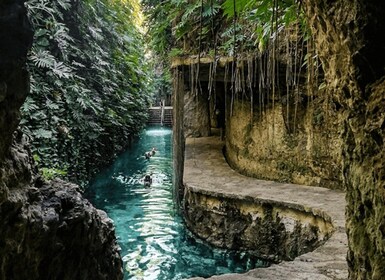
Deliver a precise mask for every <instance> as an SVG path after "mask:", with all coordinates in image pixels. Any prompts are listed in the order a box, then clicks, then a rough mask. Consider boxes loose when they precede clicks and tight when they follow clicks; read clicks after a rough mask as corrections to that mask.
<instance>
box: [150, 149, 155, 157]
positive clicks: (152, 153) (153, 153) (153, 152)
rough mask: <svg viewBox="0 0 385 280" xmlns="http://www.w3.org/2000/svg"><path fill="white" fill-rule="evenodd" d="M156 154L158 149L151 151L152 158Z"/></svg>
mask: <svg viewBox="0 0 385 280" xmlns="http://www.w3.org/2000/svg"><path fill="white" fill-rule="evenodd" d="M155 153H156V148H152V150H151V156H153V155H155Z"/></svg>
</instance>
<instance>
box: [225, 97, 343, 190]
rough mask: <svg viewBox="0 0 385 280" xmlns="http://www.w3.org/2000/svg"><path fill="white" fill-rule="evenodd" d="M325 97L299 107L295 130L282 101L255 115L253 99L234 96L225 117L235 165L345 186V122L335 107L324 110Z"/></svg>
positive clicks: (278, 177) (263, 175)
mask: <svg viewBox="0 0 385 280" xmlns="http://www.w3.org/2000/svg"><path fill="white" fill-rule="evenodd" d="M323 102H324V101H322V100H318V101H314V104H309V106H302V107H299V108H298V112H297V117H296V118H297V122H296V128H297V129H296V131H295V132H293V131H289V130H288V128H287V121H286V118H285V115H286V113H285V106H284V105H282V104H281V103H278V102H277V103H276V104H275V106H274V108H273V107H272V106H269V108H266V109H265V110H264V112H262V113H261V112H258V111H256V112H254V115H253V119H251V115H250V103H249V102H247V101H245V100H234V105H233V109H232V115H231V116H228V117H227V122H226V157H227V160H228V162H229V164H230V166H231V167H232V168H234V169H236V170H237V171H239V172H240V173H242V174H244V175H247V176H251V177H256V178H259V179H267V180H275V181H279V182H290V183H295V184H302V185H311V186H321V187H327V188H331V189H340V188H341V186H342V183H341V181H342V178H341V177H342V174H341V165H340V157H341V155H340V149H339V148H338V147H339V146H340V142H341V141H340V140H339V138H338V132H337V130H338V127H339V126H340V124H339V120H338V118H336V117H335V116H333V112H332V111H331V110H330V111H329V112H325V110H323V109H322V107H323V106H326V105H325V104H324V103H323ZM228 111H230V110H228ZM293 112H294V110H293ZM328 114H329V116H327V115H328Z"/></svg>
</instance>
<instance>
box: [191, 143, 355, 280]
mask: <svg viewBox="0 0 385 280" xmlns="http://www.w3.org/2000/svg"><path fill="white" fill-rule="evenodd" d="M222 147H223V142H221V141H220V140H219V138H218V137H205V138H194V139H187V141H186V161H185V174H184V181H185V184H186V192H187V191H189V190H190V191H196V192H197V191H199V192H201V193H202V194H206V195H214V194H215V195H217V196H219V197H228V198H232V199H244V200H245V201H268V202H270V203H275V204H277V205H282V206H285V205H286V206H289V207H294V208H295V209H297V210H299V211H303V210H304V211H305V212H309V213H313V214H315V215H321V216H322V217H324V218H326V219H328V218H327V217H330V220H331V222H332V224H333V226H334V229H335V231H334V233H333V234H332V236H331V237H330V238H329V239H328V240H327V241H326V242H325V243H324V244H323V245H322V246H320V247H318V248H316V249H315V250H314V251H311V252H308V253H306V254H302V255H300V256H298V257H296V258H295V259H294V260H293V261H284V262H281V263H279V264H274V265H272V266H270V267H268V268H259V269H253V270H251V271H249V272H247V273H244V274H226V275H219V276H213V277H211V279H222V280H223V279H234V280H236V279H266V280H267V279H269V280H271V279H277V280H280V279H282V280H284V279H285V280H288V279H317V280H318V279H325V280H326V279H347V277H348V270H347V263H346V253H347V238H346V234H345V218H344V210H345V209H344V208H345V199H344V193H343V192H340V191H334V190H329V189H324V188H320V187H308V186H301V185H294V184H280V183H275V182H271V181H263V180H257V179H254V178H249V177H245V176H242V175H240V174H238V173H236V172H235V171H234V170H232V169H230V167H229V166H228V165H227V163H226V161H225V159H224V157H223V154H222ZM198 186H199V187H198ZM190 227H191V229H193V228H194V225H190ZM193 279H195V280H197V279H202V278H193Z"/></svg>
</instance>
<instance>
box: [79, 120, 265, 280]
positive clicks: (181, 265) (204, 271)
mask: <svg viewBox="0 0 385 280" xmlns="http://www.w3.org/2000/svg"><path fill="white" fill-rule="evenodd" d="M171 134H172V131H171V129H169V128H165V127H153V128H148V129H146V130H145V131H144V132H143V134H142V136H141V138H140V139H139V141H138V142H137V143H134V144H133V148H132V149H130V150H127V151H126V152H124V153H123V154H121V155H120V156H119V157H118V158H117V159H116V161H115V162H114V163H113V165H112V166H110V167H109V168H107V169H105V170H104V171H103V172H101V173H100V174H99V175H98V176H97V177H96V178H95V179H94V180H93V182H92V183H91V184H90V186H89V187H88V189H87V192H86V197H87V198H88V199H89V200H90V201H91V202H92V203H93V204H94V205H95V206H96V207H97V208H100V209H103V210H104V211H106V212H107V213H108V215H109V217H110V218H112V219H113V220H114V224H115V227H116V234H117V236H118V242H119V244H120V246H121V248H122V251H121V255H122V257H123V262H124V268H125V279H146V280H150V279H157V280H176V279H186V278H190V277H194V276H201V277H207V276H210V275H215V274H223V273H231V272H244V271H246V270H248V269H251V268H254V267H257V266H261V265H263V263H262V262H261V261H259V260H258V259H256V258H254V257H252V256H249V255H248V254H246V253H238V254H237V253H234V252H229V251H224V250H218V249H213V248H211V247H210V246H208V245H207V244H205V243H203V242H201V241H199V240H197V239H196V238H194V237H193V236H192V234H190V233H189V232H188V231H187V230H186V228H185V227H184V224H183V220H182V218H181V217H180V216H179V215H178V214H177V213H176V211H175V207H174V202H173V197H172V178H171V174H172V156H171V155H172V140H171ZM153 147H155V148H156V150H157V151H156V153H155V155H154V156H152V157H151V158H150V159H148V160H147V159H146V158H145V157H144V153H145V152H146V151H150V150H151V149H152V148H153ZM146 174H150V175H151V177H152V180H153V181H152V184H151V186H149V187H147V186H144V184H143V178H144V176H145V175H146Z"/></svg>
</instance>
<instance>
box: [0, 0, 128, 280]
mask: <svg viewBox="0 0 385 280" xmlns="http://www.w3.org/2000/svg"><path fill="white" fill-rule="evenodd" d="M31 42H32V31H31V27H30V25H29V23H28V20H27V18H26V11H25V8H24V3H23V1H14V0H13V1H11V0H9V1H7V0H0V135H1V137H0V223H1V225H0V279H23V280H24V279H122V278H123V273H122V262H121V259H120V256H119V247H118V246H117V243H116V239H115V235H114V227H113V225H112V222H111V220H110V219H109V218H108V217H107V215H106V214H105V213H104V212H102V211H99V210H97V209H95V208H94V207H93V206H92V205H91V204H90V203H89V202H88V201H87V200H85V199H83V198H82V196H81V194H80V193H79V191H78V187H77V186H75V185H72V184H69V183H65V182H62V181H55V182H51V183H46V182H43V181H41V180H40V179H39V177H38V176H37V175H36V174H37V173H36V172H35V170H34V168H35V167H34V163H33V160H32V157H31V155H30V153H29V150H28V147H27V146H26V141H25V139H24V138H23V136H22V135H21V134H20V133H18V132H15V129H16V127H17V125H18V123H19V117H20V113H19V108H20V106H21V104H22V103H23V101H24V100H25V98H26V96H27V93H28V84H29V77H28V72H27V71H26V69H25V60H26V54H27V51H28V49H29V47H30V45H31Z"/></svg>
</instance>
